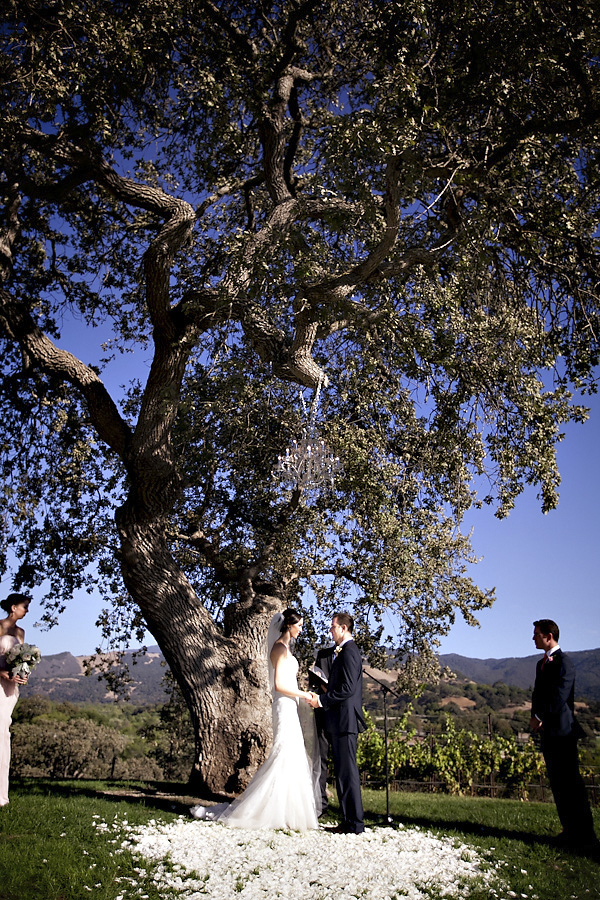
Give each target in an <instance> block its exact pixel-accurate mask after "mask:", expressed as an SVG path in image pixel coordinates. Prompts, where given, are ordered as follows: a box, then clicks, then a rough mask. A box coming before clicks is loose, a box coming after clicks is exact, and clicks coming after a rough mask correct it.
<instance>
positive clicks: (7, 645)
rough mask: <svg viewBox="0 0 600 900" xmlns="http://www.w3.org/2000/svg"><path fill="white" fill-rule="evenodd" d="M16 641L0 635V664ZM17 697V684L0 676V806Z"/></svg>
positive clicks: (5, 789) (4, 796) (5, 794)
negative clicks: (11, 724)
mask: <svg viewBox="0 0 600 900" xmlns="http://www.w3.org/2000/svg"><path fill="white" fill-rule="evenodd" d="M17 643H18V640H17V638H16V637H14V636H13V635H11V634H3V635H2V636H1V637H0V665H3V664H4V658H5V656H6V654H7V653H8V651H9V650H10V649H11V648H12V647H14V645H15V644H17ZM18 699H19V685H18V684H16V683H15V682H14V681H6V679H4V678H0V806H6V804H7V803H8V772H9V769H10V723H11V721H12V713H13V709H14V708H15V703H16V702H17V700H18Z"/></svg>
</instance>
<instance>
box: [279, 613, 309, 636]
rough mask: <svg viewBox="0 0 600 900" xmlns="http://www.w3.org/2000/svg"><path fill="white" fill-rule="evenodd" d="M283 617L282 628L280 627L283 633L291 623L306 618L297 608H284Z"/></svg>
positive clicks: (294, 623)
mask: <svg viewBox="0 0 600 900" xmlns="http://www.w3.org/2000/svg"><path fill="white" fill-rule="evenodd" d="M282 615H283V619H282V620H281V628H280V629H279V630H280V631H281V633H282V634H283V633H284V631H287V630H288V628H289V627H290V625H296V624H297V623H298V622H299V621H300V620H301V619H303V618H304V616H303V615H302V613H301V612H298V611H297V610H295V609H284V611H283V613H282Z"/></svg>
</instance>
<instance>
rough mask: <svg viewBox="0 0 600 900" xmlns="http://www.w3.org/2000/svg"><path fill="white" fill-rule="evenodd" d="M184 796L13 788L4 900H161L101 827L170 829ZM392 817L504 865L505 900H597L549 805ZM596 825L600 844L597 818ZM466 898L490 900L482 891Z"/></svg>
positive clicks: (115, 786) (414, 798)
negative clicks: (159, 824) (166, 825)
mask: <svg viewBox="0 0 600 900" xmlns="http://www.w3.org/2000/svg"><path fill="white" fill-rule="evenodd" d="M186 790H187V789H186V787H185V786H184V785H157V784H147V785H143V784H141V783H130V784H125V783H123V782H112V783H108V782H82V781H71V782H52V781H49V780H33V779H31V780H27V781H24V782H18V783H16V784H13V785H12V786H11V802H10V804H9V805H8V806H6V807H3V808H1V809H0V900H38V898H39V900H79V898H89V897H93V898H94V900H117V898H121V897H125V900H127V898H129V897H133V896H136V897H140V898H142V897H147V898H148V900H157V898H159V897H160V896H161V895H160V894H159V893H158V892H157V890H156V887H155V886H154V884H153V883H152V878H151V866H149V865H147V864H144V866H143V870H144V872H145V873H146V874H140V871H139V863H138V862H137V861H136V860H135V859H134V858H133V857H132V856H131V855H130V854H129V853H122V852H118V853H117V852H116V851H117V850H119V841H118V840H115V835H114V834H113V833H111V832H108V831H104V830H103V829H102V827H101V826H100V827H98V825H99V823H101V822H112V821H113V820H114V819H115V817H116V818H117V819H118V820H119V821H123V820H127V821H128V822H129V823H130V824H145V823H147V822H149V821H150V820H155V821H169V820H172V819H174V818H177V816H178V815H180V814H181V813H182V812H185V811H186V810H187V807H188V805H189V803H190V802H191V800H192V798H189V797H188V796H186ZM364 801H365V812H366V824H367V825H377V824H381V821H382V817H383V816H384V813H385V811H386V807H385V795H384V794H383V793H379V792H375V791H365V792H364ZM390 814H391V816H392V819H393V823H394V824H396V823H402V824H403V825H405V826H408V827H410V826H416V827H419V828H425V829H427V830H430V831H433V832H434V833H439V834H443V835H450V836H453V837H456V838H458V839H459V840H460V841H462V842H465V843H468V844H471V845H473V846H475V847H476V848H479V849H480V850H482V851H485V853H486V855H487V856H488V858H491V859H495V860H503V861H504V863H505V864H504V865H503V871H504V877H505V881H506V884H507V885H508V889H507V892H506V898H507V900H508V898H509V897H510V898H511V900H512V898H514V897H515V896H516V897H517V898H520V897H521V896H522V895H525V896H526V897H527V898H534V897H537V898H539V900H575V898H576V900H600V861H599V860H598V859H593V858H590V857H589V856H586V855H584V854H577V853H574V852H573V853H571V852H566V851H564V850H559V849H557V848H555V847H554V846H552V844H551V843H550V841H549V838H550V837H551V836H552V835H553V834H556V832H557V831H558V820H557V817H556V812H555V809H554V806H553V805H552V804H549V803H546V804H543V803H521V802H518V801H512V800H490V799H481V798H475V799H472V798H463V797H452V796H445V795H441V794H416V793H392V794H390ZM95 817H96V818H95ZM595 821H596V830H597V832H598V833H599V834H600V812H599V811H598V810H596V811H595ZM390 827H393V825H392V826H390ZM323 839H324V840H327V836H326V835H324V836H323ZM136 870H137V871H136ZM133 886H135V890H133ZM90 888H91V890H90ZM509 892H512V894H511V893H509ZM468 897H469V900H488V894H487V892H486V893H482V892H481V891H480V892H474V893H473V892H471V893H469V895H468ZM215 900H218V898H215Z"/></svg>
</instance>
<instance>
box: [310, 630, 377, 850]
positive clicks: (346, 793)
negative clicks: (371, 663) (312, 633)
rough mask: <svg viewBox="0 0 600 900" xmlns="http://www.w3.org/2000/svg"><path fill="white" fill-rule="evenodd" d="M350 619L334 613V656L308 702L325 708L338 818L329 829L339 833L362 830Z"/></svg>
mask: <svg viewBox="0 0 600 900" xmlns="http://www.w3.org/2000/svg"><path fill="white" fill-rule="evenodd" d="M353 628H354V619H353V618H352V616H350V615H348V613H336V614H335V615H334V617H333V619H332V622H331V628H330V629H329V630H330V633H331V637H332V638H333V642H334V644H335V651H334V652H335V658H334V660H333V663H332V666H331V671H330V673H329V683H328V685H327V692H326V693H324V694H321V695H320V696H317V695H316V694H314V695H313V699H312V700H311V701H310V705H311V706H312V707H314V708H315V709H317V708H318V707H322V708H323V709H324V710H325V721H326V724H327V731H328V732H329V738H330V741H331V750H332V753H333V765H334V768H335V780H336V788H337V795H338V800H339V803H340V809H341V811H342V821H341V823H340V825H339V826H338V827H337V828H335V829H333V830H334V831H338V832H341V833H343V834H361V833H362V832H363V831H364V830H365V826H364V823H363V806H362V797H361V794H360V775H359V773H358V766H357V764H356V744H357V740H358V735H359V733H360V732H362V731H364V730H365V722H364V719H363V716H362V659H361V656H360V652H359V649H358V647H357V646H356V644H355V643H354V641H353V640H352V630H353Z"/></svg>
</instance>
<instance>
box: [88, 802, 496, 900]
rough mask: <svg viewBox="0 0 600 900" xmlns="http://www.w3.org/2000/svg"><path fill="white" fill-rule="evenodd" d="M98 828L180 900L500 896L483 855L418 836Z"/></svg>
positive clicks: (203, 826)
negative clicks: (474, 889)
mask: <svg viewBox="0 0 600 900" xmlns="http://www.w3.org/2000/svg"><path fill="white" fill-rule="evenodd" d="M97 825H98V827H102V828H106V829H107V830H112V828H115V830H116V827H118V828H119V830H121V832H122V833H123V831H124V832H125V834H126V840H125V841H124V842H123V844H122V847H123V849H126V850H129V851H131V852H133V853H134V855H136V856H138V857H142V858H143V859H145V860H148V861H151V862H152V863H153V864H154V865H156V864H158V867H157V869H156V872H155V878H156V879H158V881H159V888H160V889H164V890H165V892H166V893H169V892H170V891H174V892H182V894H183V896H185V898H187V900H196V898H198V900H200V898H204V900H205V898H207V897H210V898H215V900H230V898H232V900H233V898H235V900H271V898H273V900H275V898H284V900H287V898H290V900H292V898H293V900H334V898H335V900H338V898H339V897H340V896H343V897H344V900H351V898H353V897H355V898H360V900H393V898H404V897H406V898H409V900H426V898H427V900H428V898H430V897H431V896H432V895H433V896H439V897H443V898H455V897H456V898H461V900H462V898H467V897H468V896H469V887H470V886H474V885H479V886H480V887H482V886H484V885H485V886H486V888H487V891H488V894H489V896H490V897H492V898H495V897H501V896H502V893H497V891H499V890H500V888H499V884H500V883H501V879H500V876H499V872H498V868H496V867H495V866H494V865H492V864H491V863H489V862H486V861H485V859H484V858H483V856H482V854H480V853H478V851H476V850H475V849H474V848H472V847H469V846H468V845H467V844H464V843H461V842H459V841H457V840H455V839H453V838H449V837H437V836H435V835H433V834H431V833H430V832H427V831H425V830H421V829H418V828H399V829H398V830H396V829H389V828H373V829H368V830H367V831H366V832H365V834H363V835H358V836H357V835H334V834H328V833H326V832H323V831H312V832H307V833H304V834H298V833H290V832H285V831H271V830H262V831H245V830H241V829H234V828H227V827H226V826H224V825H222V824H220V823H215V822H190V821H189V820H187V819H185V818H181V819H180V820H178V821H176V822H172V823H168V824H164V823H162V824H161V823H158V822H154V821H152V822H150V823H149V824H148V825H147V826H145V827H143V828H140V827H130V826H128V825H127V823H123V822H120V823H118V824H117V823H116V822H115V823H114V824H113V826H108V825H106V824H105V823H97ZM115 826H116V827H115ZM165 860H168V863H167V864H166V865H165V864H164V862H165Z"/></svg>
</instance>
